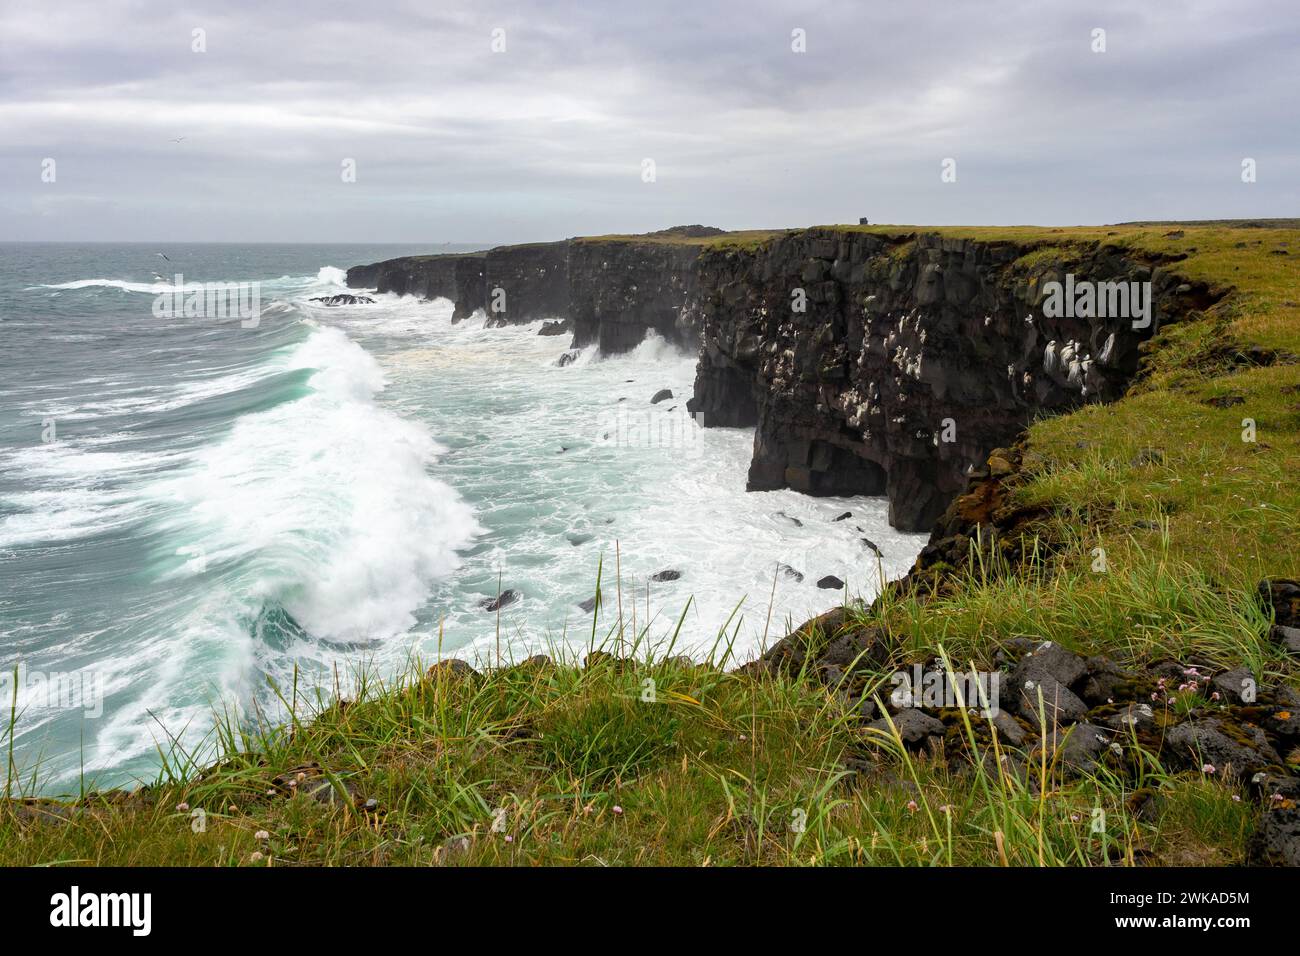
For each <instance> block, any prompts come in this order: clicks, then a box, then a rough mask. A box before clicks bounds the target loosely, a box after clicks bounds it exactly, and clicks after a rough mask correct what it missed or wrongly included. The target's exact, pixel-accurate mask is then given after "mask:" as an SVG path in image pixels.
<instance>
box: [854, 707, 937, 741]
mask: <svg viewBox="0 0 1300 956" xmlns="http://www.w3.org/2000/svg"><path fill="white" fill-rule="evenodd" d="M892 721H893V726H892V727H891V726H890V718H888V717H881V718H880V719H879V720H874V721H872V722H871V723H869V724H867V729H868V730H875V731H879V732H880V733H883V734H887V735H888V736H891V737H892V736H894V734H895V732H897V735H898V737H899V739H901V740H902V741H903V745H904V746H905V747H907V748H908V749H909V750H915V749H917V748H919V747H923V746H931V745H932V744H931V738H934V739H942V737H943V723H942V722H941V721H939V720H936V719H935V718H934V717H931V716H930V715H929V714H927V713H925V712H924V711H921V710H918V709H916V708H915V707H906V708H904V709H903V710H900V711H899V712H898V713H897V714H894V716H893V718H892Z"/></svg>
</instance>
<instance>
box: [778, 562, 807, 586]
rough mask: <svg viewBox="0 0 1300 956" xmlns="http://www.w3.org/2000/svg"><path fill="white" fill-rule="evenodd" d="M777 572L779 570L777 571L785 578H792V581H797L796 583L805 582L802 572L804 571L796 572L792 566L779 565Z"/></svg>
mask: <svg viewBox="0 0 1300 956" xmlns="http://www.w3.org/2000/svg"><path fill="white" fill-rule="evenodd" d="M776 570H777V571H778V572H779V573H780V574H781V575H782V576H783V577H787V578H790V579H792V580H793V581H795V582H796V583H797V582H800V581H802V580H803V572H802V571H796V570H795V569H794V568H792V567H790V565H788V564H778V565H777V566H776Z"/></svg>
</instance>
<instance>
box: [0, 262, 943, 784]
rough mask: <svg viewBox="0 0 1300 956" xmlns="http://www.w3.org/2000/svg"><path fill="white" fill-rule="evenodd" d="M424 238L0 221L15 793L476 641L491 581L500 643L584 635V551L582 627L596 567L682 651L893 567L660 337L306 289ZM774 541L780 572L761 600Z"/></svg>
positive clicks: (902, 538) (906, 542)
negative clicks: (215, 285) (834, 583)
mask: <svg viewBox="0 0 1300 956" xmlns="http://www.w3.org/2000/svg"><path fill="white" fill-rule="evenodd" d="M428 251H433V250H430V249H427V248H404V247H397V246H385V247H376V246H369V247H366V246H360V247H341V246H320V245H317V246H310V245H303V246H233V245H202V246H181V245H172V246H157V247H155V246H144V245H85V246H73V245H59V244H28V245H16V244H0V663H2V664H3V666H4V668H5V669H6V670H7V671H8V672H9V675H10V676H9V677H8V678H6V679H5V683H4V686H3V688H0V690H2V691H3V694H4V699H5V703H6V706H8V703H9V701H10V699H11V697H12V696H13V694H14V691H15V689H16V691H17V702H18V711H19V714H18V721H17V728H16V735H15V737H16V739H15V760H16V763H17V765H18V767H19V768H20V769H21V770H24V771H26V772H28V773H30V772H31V771H32V770H33V769H36V770H38V772H39V776H38V780H39V789H41V790H43V791H45V792H64V791H68V790H75V789H76V788H77V786H78V781H79V779H81V778H82V776H83V774H84V776H85V777H86V778H87V779H88V781H93V783H94V784H95V785H98V786H109V785H123V784H130V783H131V782H133V781H137V780H148V779H151V778H152V777H153V775H154V774H155V773H156V771H157V767H158V755H157V747H158V745H159V744H160V743H161V744H162V745H163V746H166V745H167V743H168V741H169V740H170V739H172V738H174V739H177V740H180V741H182V742H183V743H184V745H185V746H186V747H187V748H195V747H197V748H200V749H201V748H202V747H203V746H204V745H205V744H206V743H207V742H209V741H210V729H211V723H212V714H213V711H214V708H224V709H231V708H233V709H235V710H237V711H238V712H240V713H244V714H249V713H252V712H253V711H254V709H255V708H258V707H260V708H262V709H264V710H265V711H267V712H269V713H272V714H274V713H275V712H276V710H277V707H278V706H279V705H278V702H277V699H276V696H275V694H274V693H273V692H272V691H271V690H270V688H269V686H268V679H269V680H271V681H275V682H279V683H280V684H281V685H282V686H288V685H289V684H290V683H291V682H292V680H293V675H294V672H295V668H296V670H297V673H298V675H299V677H298V679H299V684H300V686H311V685H320V686H325V687H333V686H335V681H336V678H337V680H339V681H340V682H341V683H342V684H346V683H347V682H348V680H349V675H351V674H353V673H355V671H356V669H357V668H358V667H368V668H371V669H374V670H377V671H379V672H380V673H393V672H396V671H398V670H400V669H401V668H402V667H403V666H404V665H405V663H406V662H407V660H408V659H409V657H410V656H411V655H412V654H416V655H420V656H421V657H423V658H424V659H426V660H432V659H433V658H434V657H436V655H437V654H438V653H439V648H440V647H441V651H442V653H445V654H455V655H457V656H462V657H465V658H467V659H470V660H475V659H477V660H480V661H487V660H489V659H492V658H494V657H495V655H496V649H497V646H498V633H497V625H498V619H497V615H496V614H493V613H490V612H488V611H485V610H484V609H483V607H482V606H481V605H482V602H483V601H485V600H490V599H491V598H493V597H495V596H496V594H497V592H498V587H500V588H501V589H512V590H514V591H516V592H517V593H518V594H519V599H518V600H517V601H515V602H514V603H512V604H510V605H509V606H507V607H505V608H504V609H503V610H502V612H501V615H500V645H501V647H502V648H503V655H505V656H509V657H515V658H518V657H521V656H524V655H526V654H529V653H533V652H536V651H539V650H546V649H548V648H553V647H556V646H569V647H573V648H581V647H585V646H586V644H587V642H588V641H589V640H590V636H591V627H592V616H591V614H590V613H588V612H586V611H584V610H583V609H582V608H581V607H579V603H580V602H581V601H583V600H585V599H588V598H590V597H592V596H593V594H594V592H595V586H596V573H597V566H598V563H599V562H600V561H601V559H602V556H603V559H604V562H605V568H604V579H605V589H604V597H605V606H604V610H603V615H604V617H603V618H602V625H601V627H600V629H599V630H600V631H602V632H603V631H604V629H605V625H606V624H612V623H613V621H612V616H616V608H617V606H618V602H619V597H620V594H619V588H618V587H617V586H616V583H615V578H616V575H615V568H616V567H617V568H618V569H619V575H618V576H619V577H620V578H621V582H622V594H621V598H622V603H623V606H624V613H625V615H626V616H627V617H628V618H629V620H630V617H631V614H632V608H633V606H635V608H636V613H637V620H638V624H639V625H640V626H645V624H646V621H647V619H648V620H649V621H650V633H651V635H652V637H655V638H663V637H666V636H667V635H668V634H669V633H671V632H672V631H673V630H674V629H675V627H676V624H677V621H678V619H679V617H681V615H682V613H683V610H685V612H686V613H685V618H684V620H683V624H682V629H681V640H680V643H679V645H678V646H679V649H681V650H685V651H687V652H694V653H697V654H699V653H705V652H707V650H708V648H709V647H710V646H711V645H712V644H713V643H714V641H715V640H716V638H717V635H718V633H719V631H720V630H721V629H724V628H726V629H727V633H728V634H729V635H730V636H731V637H732V638H733V639H734V641H735V648H736V651H737V653H738V654H739V655H740V656H742V657H743V656H746V655H750V654H753V653H755V652H756V651H757V649H758V648H759V646H760V645H761V644H762V642H763V640H764V635H765V634H766V635H767V639H768V640H769V641H770V640H772V639H774V638H775V637H778V636H780V634H782V633H784V627H785V624H786V623H787V622H789V621H794V622H796V623H797V622H798V621H800V620H803V619H804V618H805V617H806V616H808V615H810V614H813V613H817V612H820V611H822V610H825V609H826V608H827V607H829V606H831V605H833V604H834V603H836V602H837V601H838V600H840V599H841V596H842V592H839V591H828V590H820V589H818V588H817V587H816V584H815V582H816V581H817V580H818V579H819V578H821V577H823V576H824V575H827V574H835V575H838V576H839V577H841V578H843V579H844V580H846V581H848V583H849V587H850V590H851V591H852V592H853V593H855V594H862V595H864V596H868V597H869V596H870V595H871V594H873V593H874V591H875V589H876V587H877V586H878V581H879V576H880V574H881V572H882V570H883V573H884V574H886V575H896V574H899V573H902V572H903V571H904V570H906V568H907V566H908V565H909V564H910V563H911V560H912V559H913V557H914V556H915V554H916V551H917V550H918V549H919V547H920V545H921V543H922V541H923V536H919V535H904V534H899V533H897V532H895V531H893V530H892V529H890V528H888V526H887V523H886V520H885V514H886V506H885V502H884V501H883V499H866V498H860V499H813V498H808V497H805V496H801V495H797V494H794V493H793V492H788V491H782V492H765V493H761V494H747V493H745V492H744V482H745V470H746V467H747V465H748V461H749V455H750V450H751V446H752V440H753V436H752V432H750V431H747V430H741V429H708V430H701V429H699V428H698V427H696V426H695V423H694V422H692V421H691V420H690V419H689V418H688V417H687V416H686V415H685V403H686V399H687V398H689V396H690V390H691V384H692V381H693V378H694V359H693V358H692V357H691V356H688V355H685V354H683V353H680V352H678V351H676V350H675V349H673V348H671V347H670V346H668V345H666V344H665V343H663V342H662V341H655V340H650V341H647V342H645V343H643V344H642V345H641V346H640V347H639V348H638V349H637V350H636V351H634V352H633V353H630V354H628V355H624V356H617V357H609V358H603V357H600V356H598V355H595V354H593V353H591V352H586V353H582V354H580V355H579V356H578V357H577V360H576V361H574V362H572V363H571V364H568V365H566V366H560V365H559V364H558V362H557V360H558V359H559V357H560V356H561V355H562V354H563V353H564V352H565V351H566V350H567V348H568V337H567V336H562V337H541V336H538V335H537V330H538V328H539V326H540V322H539V323H533V324H531V325H529V326H522V327H516V328H508V329H485V328H483V321H482V318H481V317H479V316H476V317H474V318H471V319H469V320H467V321H465V322H462V323H459V324H457V325H453V324H452V323H451V318H450V316H451V308H450V305H449V304H448V303H446V302H443V301H437V302H424V301H417V300H415V299H411V298H398V297H394V296H377V297H376V298H377V300H378V301H377V302H376V303H375V304H373V305H359V306H345V307H334V308H330V307H325V306H322V305H318V304H315V303H311V302H310V301H308V300H309V299H310V298H311V297H312V296H317V295H328V294H332V293H337V292H341V291H345V290H344V288H343V270H344V269H346V268H347V267H348V266H350V265H354V264H357V263H361V262H370V261H375V260H377V259H381V258H389V257H391V256H395V255H404V254H409V253H417V252H428ZM159 252H161V253H163V254H165V255H166V256H167V257H168V259H167V260H164V259H163V258H162V257H161V256H160V255H158V253H159ZM176 273H182V274H183V275H184V277H185V280H186V282H195V281H197V282H218V281H220V282H238V281H243V282H258V283H260V295H261V304H262V316H261V320H260V322H259V323H258V324H257V326H256V327H255V328H245V327H244V326H243V325H241V323H240V322H239V321H238V320H237V319H216V318H212V319H207V318H201V317H197V318H183V317H175V318H173V317H162V318H159V317H157V316H156V315H155V314H154V309H153V306H154V302H155V299H156V298H157V296H158V295H159V294H160V293H163V292H167V291H169V290H170V287H171V283H173V282H174V279H173V276H174V275H175V274H176ZM662 388H670V389H671V390H672V391H673V396H674V397H673V398H672V399H670V400H668V401H665V402H660V403H659V404H657V405H651V403H650V398H651V397H652V396H653V395H654V394H655V393H656V392H657V391H659V390H660V389H662ZM845 511H852V513H853V518H852V519H847V520H843V521H834V520H833V519H834V518H835V517H836V516H838V515H840V514H842V513H843V512H845ZM863 537H867V538H869V539H870V540H871V541H873V542H874V543H875V544H876V545H878V546H879V548H880V550H881V551H882V552H883V555H884V560H883V562H880V564H878V563H877V561H876V558H875V555H874V554H873V553H872V552H871V551H870V550H869V549H868V548H867V547H866V546H865V545H864V544H863V543H862V538H863ZM779 564H785V565H788V566H790V567H792V568H794V569H796V570H798V571H799V572H800V573H802V575H803V580H802V581H798V580H796V579H795V577H794V576H792V575H789V574H777V575H776V577H775V581H776V588H775V594H773V580H774V573H775V571H776V568H777V566H778V565H779ZM666 569H672V570H675V571H678V572H680V577H679V578H677V579H676V580H671V581H653V580H650V578H651V576H652V575H654V574H655V573H657V572H660V571H663V570H666ZM498 582H500V583H499V584H498ZM769 618H770V620H769ZM440 631H441V637H440ZM15 667H17V668H18V669H19V674H18V680H17V682H16V683H15V681H14V679H13V671H14V668H15ZM55 688H57V689H58V690H57V692H56V690H55Z"/></svg>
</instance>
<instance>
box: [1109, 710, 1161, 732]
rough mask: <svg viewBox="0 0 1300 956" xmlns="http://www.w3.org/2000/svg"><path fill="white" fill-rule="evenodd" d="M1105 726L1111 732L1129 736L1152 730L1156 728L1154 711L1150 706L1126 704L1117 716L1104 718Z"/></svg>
mask: <svg viewBox="0 0 1300 956" xmlns="http://www.w3.org/2000/svg"><path fill="white" fill-rule="evenodd" d="M1106 726H1107V727H1109V728H1110V729H1111V730H1116V731H1120V732H1121V733H1125V734H1131V733H1134V732H1137V733H1143V732H1146V731H1148V730H1154V729H1155V726H1156V715H1155V711H1154V710H1152V709H1151V705H1150V704H1139V703H1134V704H1128V705H1126V706H1125V707H1124V709H1123V710H1121V711H1120V712H1119V713H1118V714H1112V715H1111V716H1110V717H1107V718H1106Z"/></svg>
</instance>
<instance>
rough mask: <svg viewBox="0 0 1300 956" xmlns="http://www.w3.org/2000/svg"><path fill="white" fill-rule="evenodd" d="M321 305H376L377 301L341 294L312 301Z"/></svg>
mask: <svg viewBox="0 0 1300 956" xmlns="http://www.w3.org/2000/svg"><path fill="white" fill-rule="evenodd" d="M311 301H313V302H319V303H320V304H321V305H374V304H375V300H374V299H372V298H370V296H368V295H350V294H349V293H346V292H341V293H339V294H338V295H322V296H317V297H316V298H314V299H312V300H311Z"/></svg>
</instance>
